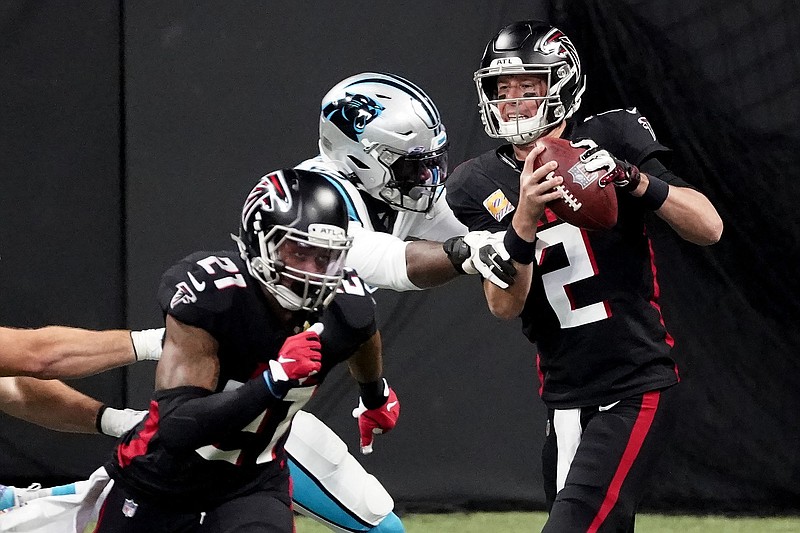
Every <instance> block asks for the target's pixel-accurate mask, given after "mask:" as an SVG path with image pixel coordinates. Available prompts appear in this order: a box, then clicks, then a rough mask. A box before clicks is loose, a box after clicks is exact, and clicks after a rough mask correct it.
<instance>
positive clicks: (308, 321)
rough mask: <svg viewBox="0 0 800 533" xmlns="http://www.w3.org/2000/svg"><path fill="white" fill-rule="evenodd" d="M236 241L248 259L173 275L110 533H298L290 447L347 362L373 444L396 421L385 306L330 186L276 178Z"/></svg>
mask: <svg viewBox="0 0 800 533" xmlns="http://www.w3.org/2000/svg"><path fill="white" fill-rule="evenodd" d="M235 240H236V242H237V243H238V246H239V251H238V252H233V251H219V252H197V253H195V254H192V255H190V256H188V257H186V258H185V259H183V260H182V261H180V262H179V263H177V264H176V265H174V266H173V267H171V268H170V269H169V270H167V272H166V273H165V274H164V276H163V277H162V281H161V287H160V289H159V302H160V304H161V307H162V309H163V311H164V314H165V317H166V333H165V340H164V348H163V353H162V356H161V360H160V361H159V363H158V367H157V371H156V392H155V394H154V396H153V398H152V400H151V403H150V408H149V412H148V415H147V417H146V418H145V419H144V420H143V421H142V422H141V423H139V424H138V425H137V426H136V427H135V428H134V429H133V430H131V431H130V432H128V433H126V434H125V435H124V436H123V437H122V439H121V440H120V441H119V442H118V444H117V447H116V450H115V454H114V458H113V459H112V460H111V461H109V462H108V463H107V464H106V470H107V471H108V473H109V475H110V476H111V478H112V479H113V480H114V484H113V487H112V488H111V490H110V492H109V493H108V495H107V497H106V499H105V502H104V504H103V508H102V510H101V512H100V518H99V521H98V525H97V529H96V531H98V532H100V533H103V532H115V533H120V532H126V531H130V532H134V531H136V532H138V531H144V530H147V531H154V532H156V531H164V532H174V531H194V530H196V529H197V530H202V531H218V532H224V531H241V530H243V529H239V528H249V529H248V530H250V529H252V530H256V529H258V530H259V531H276V532H278V531H285V532H290V531H292V530H293V515H292V510H291V500H290V488H289V471H288V466H287V464H286V463H287V457H286V451H285V450H284V442H285V440H286V438H287V436H288V430H289V427H290V426H291V423H292V418H293V417H294V415H295V414H296V413H297V411H298V410H299V409H300V408H301V407H302V406H303V405H304V404H305V403H306V402H307V401H308V400H309V399H310V398H311V396H312V394H313V393H314V392H315V390H316V388H317V386H318V385H319V384H320V383H321V382H322V381H323V380H324V378H325V376H326V375H327V374H328V372H329V371H330V370H331V369H332V368H333V366H334V365H336V364H338V363H340V362H343V361H347V362H348V364H349V367H350V370H351V373H352V374H353V376H354V377H355V378H356V380H357V381H358V383H359V386H360V388H361V398H360V401H361V405H362V406H363V410H362V412H361V414H360V420H359V425H360V427H361V428H362V437H363V436H366V437H368V439H369V440H370V442H362V444H364V445H365V446H367V445H369V444H371V439H372V436H373V430H375V432H382V431H388V430H390V429H391V428H392V427H393V426H394V423H395V421H396V419H397V415H398V413H399V404H398V401H397V397H396V396H395V394H394V392H393V391H392V389H391V388H389V386H388V385H387V384H386V380H385V379H384V378H383V376H382V362H381V350H380V348H381V347H380V336H379V334H378V332H377V330H376V326H375V315H374V301H373V300H372V298H371V296H370V295H369V294H368V293H367V292H366V291H364V287H363V284H361V282H360V280H359V279H358V278H357V276H356V275H355V274H354V273H352V272H346V271H345V259H346V256H347V252H348V250H349V248H350V246H351V242H352V238H351V237H348V236H347V209H346V206H345V203H344V202H343V201H342V198H341V196H340V195H339V193H338V191H337V190H336V187H335V185H334V184H333V183H332V181H331V180H330V179H329V178H326V177H325V176H322V175H320V174H317V173H313V172H309V171H302V170H279V171H276V172H273V173H270V174H268V175H266V176H264V178H262V179H261V181H260V182H259V183H258V184H257V185H256V186H255V188H254V189H253V190H252V191H251V193H250V195H249V196H248V197H247V200H246V201H245V204H244V207H243V210H242V218H241V226H240V230H239V235H238V236H237V237H235ZM345 276H347V279H346V281H345V282H344V283H343V279H345ZM340 287H341V288H343V292H342V294H340V295H339V296H338V297H337V298H336V299H334V296H335V295H336V292H337V289H339V288H340ZM201 524H202V527H201Z"/></svg>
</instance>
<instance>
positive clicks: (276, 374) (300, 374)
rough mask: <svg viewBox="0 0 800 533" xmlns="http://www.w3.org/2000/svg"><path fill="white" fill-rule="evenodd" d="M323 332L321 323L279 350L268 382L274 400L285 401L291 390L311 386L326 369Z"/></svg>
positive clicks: (266, 374)
mask: <svg viewBox="0 0 800 533" xmlns="http://www.w3.org/2000/svg"><path fill="white" fill-rule="evenodd" d="M322 330H323V325H322V323H321V322H317V323H316V324H314V325H313V326H311V327H310V328H308V329H307V330H305V331H303V332H302V333H298V334H297V335H292V336H291V337H289V338H287V339H286V341H285V342H284V343H283V346H282V347H281V349H280V350H278V357H277V359H272V360H270V362H269V369H268V370H265V371H264V380H265V381H266V382H267V387H269V390H270V392H271V393H272V395H273V396H275V397H276V398H279V399H282V398H283V397H284V396H286V393H287V392H289V389H291V388H293V387H299V386H301V385H303V384H305V383H307V382H308V380H309V379H313V378H312V376H314V374H316V373H317V372H319V370H320V369H321V368H322V352H321V350H322V344H321V343H320V340H319V336H320V335H321V334H322Z"/></svg>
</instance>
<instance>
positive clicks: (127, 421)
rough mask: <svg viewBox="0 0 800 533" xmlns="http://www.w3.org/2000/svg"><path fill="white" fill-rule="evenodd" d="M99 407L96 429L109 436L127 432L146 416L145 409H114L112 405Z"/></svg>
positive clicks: (117, 435)
mask: <svg viewBox="0 0 800 533" xmlns="http://www.w3.org/2000/svg"><path fill="white" fill-rule="evenodd" d="M101 409H102V412H101V414H100V420H99V424H98V425H97V426H98V427H97V429H99V430H100V433H102V434H103V435H108V436H109V437H119V436H120V435H123V434H125V433H127V432H128V431H130V430H131V429H133V428H134V427H136V424H138V423H139V422H141V421H142V419H144V417H145V416H147V411H137V410H136V409H114V408H113V407H101Z"/></svg>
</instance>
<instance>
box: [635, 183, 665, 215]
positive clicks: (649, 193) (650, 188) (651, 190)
mask: <svg viewBox="0 0 800 533" xmlns="http://www.w3.org/2000/svg"><path fill="white" fill-rule="evenodd" d="M647 178H648V180H649V182H650V183H648V185H647V188H646V189H645V190H644V193H643V194H642V196H641V200H642V204H643V205H644V207H645V208H646V209H649V210H651V211H657V210H658V209H660V208H661V206H662V205H664V202H666V201H667V196H669V184H668V183H667V182H666V181H663V180H660V179H658V178H656V177H654V176H647Z"/></svg>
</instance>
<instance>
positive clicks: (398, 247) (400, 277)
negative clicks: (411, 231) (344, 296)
mask: <svg viewBox="0 0 800 533" xmlns="http://www.w3.org/2000/svg"><path fill="white" fill-rule="evenodd" d="M348 231H349V233H350V235H351V236H352V237H353V247H352V248H351V249H350V251H349V252H348V253H347V266H348V267H350V268H353V269H355V271H356V272H358V275H359V277H361V279H363V280H364V281H365V282H367V283H368V284H370V285H372V286H373V287H379V288H382V289H392V290H395V291H411V290H420V288H419V287H417V286H416V285H414V284H413V283H411V280H409V279H408V270H407V267H406V246H408V243H407V242H405V241H403V240H402V239H399V238H397V237H394V236H392V235H389V234H388V233H380V232H377V231H370V230H368V229H366V228H364V227H363V226H361V225H360V224H356V223H351V224H350V227H349V230H348Z"/></svg>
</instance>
